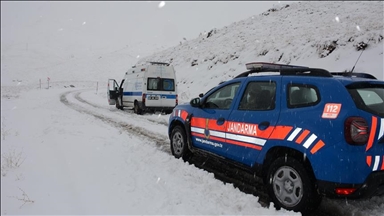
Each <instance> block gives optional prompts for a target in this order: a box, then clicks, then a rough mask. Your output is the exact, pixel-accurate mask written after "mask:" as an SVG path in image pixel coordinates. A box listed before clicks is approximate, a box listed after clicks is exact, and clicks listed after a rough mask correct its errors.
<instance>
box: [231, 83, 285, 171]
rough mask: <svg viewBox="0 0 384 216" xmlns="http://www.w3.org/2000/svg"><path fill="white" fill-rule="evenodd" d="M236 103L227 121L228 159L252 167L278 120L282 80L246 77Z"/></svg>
mask: <svg viewBox="0 0 384 216" xmlns="http://www.w3.org/2000/svg"><path fill="white" fill-rule="evenodd" d="M243 85H244V87H245V88H244V90H243V91H242V92H241V93H240V94H239V101H238V104H236V107H234V109H233V110H232V112H231V115H230V116H229V117H228V122H227V130H226V143H227V144H229V147H228V157H229V158H231V159H233V160H235V161H237V162H240V163H243V164H246V165H248V166H253V165H254V163H255V162H256V160H257V157H258V155H259V153H260V151H261V150H262V148H263V147H264V144H265V143H266V142H267V141H268V139H269V138H270V137H271V135H272V132H273V131H274V129H275V126H276V124H277V121H278V119H279V113H280V112H279V111H280V100H276V98H278V99H279V97H276V92H280V91H281V90H280V89H281V77H279V76H276V77H272V78H271V77H258V76H252V77H248V78H247V79H246V81H245V83H244V84H243Z"/></svg>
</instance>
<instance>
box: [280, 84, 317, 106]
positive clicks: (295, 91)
mask: <svg viewBox="0 0 384 216" xmlns="http://www.w3.org/2000/svg"><path fill="white" fill-rule="evenodd" d="M287 93H288V97H287V98H288V107H289V108H297V107H307V106H314V105H316V104H318V103H319V101H320V94H319V90H318V89H317V88H316V87H315V86H312V85H299V84H290V85H288V91H287Z"/></svg>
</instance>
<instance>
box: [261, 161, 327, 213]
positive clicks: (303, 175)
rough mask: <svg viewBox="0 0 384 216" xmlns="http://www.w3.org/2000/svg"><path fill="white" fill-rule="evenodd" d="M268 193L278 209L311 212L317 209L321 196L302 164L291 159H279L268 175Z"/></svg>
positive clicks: (273, 163) (274, 162) (272, 165)
mask: <svg viewBox="0 0 384 216" xmlns="http://www.w3.org/2000/svg"><path fill="white" fill-rule="evenodd" d="M267 185H268V192H269V195H270V197H271V198H272V200H273V202H274V203H275V206H276V208H278V209H279V208H280V207H282V208H285V209H288V210H293V211H300V212H303V213H305V212H309V211H312V210H314V209H316V208H317V207H318V206H319V204H320V202H321V196H320V194H319V193H318V192H317V190H316V186H315V183H314V180H313V178H311V175H310V174H309V171H308V170H307V169H305V167H304V166H303V164H302V163H300V162H299V161H297V160H296V159H294V158H291V157H279V158H277V159H276V160H275V161H273V162H272V164H271V165H270V167H269V169H268V174H267Z"/></svg>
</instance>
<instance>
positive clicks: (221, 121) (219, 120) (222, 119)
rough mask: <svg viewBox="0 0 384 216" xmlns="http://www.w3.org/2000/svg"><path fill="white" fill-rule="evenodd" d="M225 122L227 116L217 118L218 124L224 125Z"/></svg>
mask: <svg viewBox="0 0 384 216" xmlns="http://www.w3.org/2000/svg"><path fill="white" fill-rule="evenodd" d="M224 122H225V118H223V117H220V118H218V119H217V121H216V124H217V125H223V124H224Z"/></svg>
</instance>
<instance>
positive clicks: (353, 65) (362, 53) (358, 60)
mask: <svg viewBox="0 0 384 216" xmlns="http://www.w3.org/2000/svg"><path fill="white" fill-rule="evenodd" d="M369 41H370V39H369V40H368V42H369ZM364 50H365V48H363V50H362V51H361V53H360V55H359V58H357V60H356V62H355V65H353V68H352V70H351V73H352V72H353V70H354V69H355V66H356V64H357V62H358V61H359V59H360V56H361V54H363V52H364Z"/></svg>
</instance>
